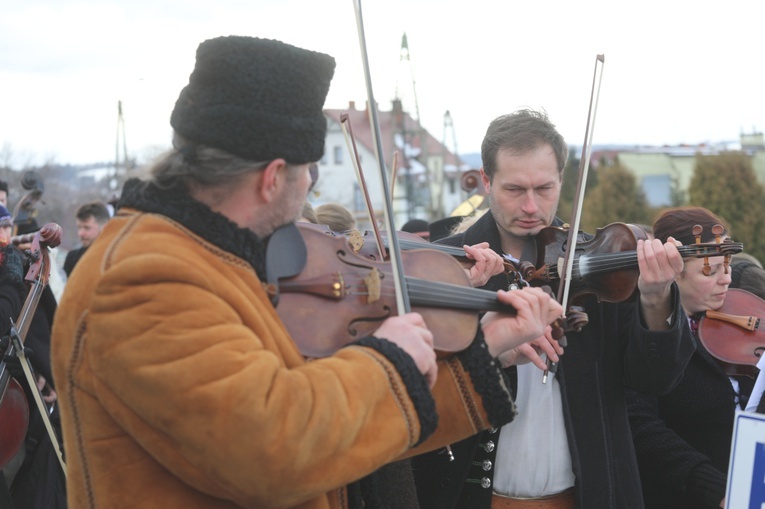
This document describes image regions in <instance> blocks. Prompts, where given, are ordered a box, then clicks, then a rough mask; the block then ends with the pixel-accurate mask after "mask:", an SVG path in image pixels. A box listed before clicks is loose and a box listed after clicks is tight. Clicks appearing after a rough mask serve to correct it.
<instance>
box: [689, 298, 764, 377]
mask: <svg viewBox="0 0 765 509" xmlns="http://www.w3.org/2000/svg"><path fill="white" fill-rule="evenodd" d="M698 336H699V341H701V343H702V344H703V345H704V347H705V348H706V349H707V351H708V352H709V353H711V354H712V355H713V356H715V357H716V358H717V359H719V360H720V361H721V363H722V366H723V369H725V372H726V373H728V374H729V375H732V376H733V375H746V376H750V377H754V376H756V374H757V370H756V369H754V368H755V366H756V365H757V362H758V361H759V360H760V356H761V355H762V353H763V351H765V300H762V299H761V298H759V297H757V296H756V295H754V294H753V293H750V292H747V291H746V290H741V289H738V288H730V289H728V293H727V294H726V295H725V301H724V302H723V305H722V307H721V308H720V309H717V310H714V311H707V312H706V313H705V314H704V316H703V317H702V318H701V320H700V321H699V330H698Z"/></svg>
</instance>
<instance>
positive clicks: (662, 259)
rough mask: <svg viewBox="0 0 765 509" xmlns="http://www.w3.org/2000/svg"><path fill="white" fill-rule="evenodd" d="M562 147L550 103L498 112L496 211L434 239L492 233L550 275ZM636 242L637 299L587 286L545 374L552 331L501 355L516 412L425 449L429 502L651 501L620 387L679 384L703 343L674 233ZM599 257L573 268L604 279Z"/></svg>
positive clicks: (477, 238) (454, 241) (604, 506)
mask: <svg viewBox="0 0 765 509" xmlns="http://www.w3.org/2000/svg"><path fill="white" fill-rule="evenodd" d="M567 156H568V147H567V145H566V142H565V141H564V139H563V137H562V136H561V135H560V133H558V131H557V130H556V129H555V126H554V125H553V124H552V123H551V122H550V120H549V119H548V118H547V115H546V114H545V113H544V112H540V111H534V110H520V111H517V112H515V113H512V114H509V115H503V116H501V117H498V118H497V119H495V120H494V121H492V122H491V124H490V125H489V128H488V129H487V132H486V136H485V137H484V140H483V143H482V146H481V159H482V161H483V168H481V178H482V180H483V184H484V186H485V188H486V189H487V190H488V197H489V200H490V208H489V211H488V212H486V213H485V214H484V215H483V216H481V217H480V219H478V220H477V221H476V222H475V223H474V224H473V225H472V226H470V227H469V228H468V229H467V230H466V231H465V232H463V233H460V234H457V235H454V236H452V237H449V238H446V239H443V240H442V241H439V242H442V243H444V244H448V245H452V246H461V245H463V244H470V245H474V244H476V243H478V242H482V241H485V242H488V243H489V245H490V246H491V248H492V249H494V250H495V251H496V252H497V253H498V254H506V255H510V256H511V257H512V258H514V259H519V260H522V261H527V262H530V263H532V264H538V263H539V259H540V258H541V259H542V260H544V261H545V264H546V265H548V267H547V268H548V269H549V270H550V272H551V273H552V272H554V274H553V275H552V277H553V279H554V277H555V274H557V272H556V266H555V263H551V262H549V261H548V260H549V258H548V257H546V256H544V255H545V254H549V253H548V252H547V251H546V250H547V249H550V250H552V254H553V255H555V254H556V253H559V252H563V246H562V245H557V243H555V242H550V241H549V240H548V241H545V240H542V239H544V238H547V239H550V237H552V235H548V236H547V237H543V236H542V235H540V232H542V231H543V230H545V228H547V227H548V226H558V227H562V226H563V221H561V220H560V219H558V218H557V217H556V216H555V213H556V210H557V208H558V200H559V199H560V191H561V183H562V181H563V169H564V167H565V165H566V158H567ZM578 237H579V239H578V242H583V241H584V240H586V239H589V238H591V236H589V235H585V234H580V235H579V236H578ZM548 244H550V245H548ZM538 251H539V252H538ZM635 254H636V259H637V264H636V265H637V267H638V268H639V277H637V282H636V283H637V284H636V290H637V291H635V292H634V294H633V297H631V298H629V299H627V300H626V301H625V302H621V303H607V302H603V303H600V302H598V298H596V297H595V295H584V296H582V298H580V299H579V300H580V301H581V305H583V306H584V309H585V311H586V313H587V316H588V318H589V323H588V324H587V325H586V326H585V327H584V328H583V329H582V330H581V331H572V332H568V333H567V334H566V336H567V339H568V347H567V348H566V351H565V355H562V356H561V360H560V363H559V365H558V368H557V372H555V373H552V374H551V376H549V377H548V379H547V381H546V383H543V374H542V371H543V370H545V369H546V362H545V359H544V357H543V356H541V355H540V353H541V350H539V346H546V345H547V344H549V338H540V341H541V345H539V344H538V343H537V342H536V340H535V341H532V342H530V343H526V344H523V345H521V346H519V347H518V348H517V349H514V350H510V351H508V352H507V353H506V354H504V355H500V357H499V361H500V362H502V365H503V366H506V367H507V368H508V374H509V375H510V377H511V386H512V387H513V393H514V395H515V397H516V403H517V404H518V416H517V417H516V418H515V419H514V420H513V422H511V423H509V424H507V425H505V426H503V427H501V429H494V430H491V431H488V432H484V433H481V434H479V435H476V436H475V437H471V438H469V439H467V440H464V441H462V442H460V443H459V444H455V445H454V446H452V448H453V450H454V456H455V458H456V459H455V461H452V462H449V461H448V460H446V457H445V456H444V455H443V454H441V455H438V454H433V453H431V454H427V455H424V456H422V457H419V458H416V459H415V460H414V467H415V477H416V481H417V485H418V496H419V498H420V503H421V508H422V509H488V508H500V507H501V508H516V507H518V508H520V507H534V508H539V509H543V508H556V509H563V508H565V509H573V508H574V507H576V508H578V509H628V508H629V509H638V508H641V509H642V507H643V503H642V497H641V489H640V480H639V475H638V469H637V462H636V459H635V453H634V449H633V447H632V437H631V434H630V428H629V422H628V419H627V408H626V397H625V390H626V388H627V387H630V388H634V389H637V390H642V391H645V392H647V393H651V394H661V393H664V392H666V391H668V390H670V389H671V388H672V387H673V386H674V385H675V384H676V383H677V382H678V381H679V380H680V378H681V377H682V373H683V369H684V368H685V366H686V364H687V362H688V359H689V358H690V356H691V354H692V353H693V351H694V342H693V338H692V337H691V335H690V330H689V328H688V323H687V320H686V317H685V314H684V312H683V310H682V308H681V307H680V305H679V294H678V290H677V287H676V285H675V284H674V278H675V276H676V275H677V274H679V273H680V272H681V271H682V269H683V260H682V258H681V256H680V253H679V252H678V250H677V248H676V246H675V244H674V242H673V239H669V240H668V241H667V242H666V243H662V242H660V241H659V240H652V241H643V240H638V241H636V252H635ZM596 256H597V253H594V254H593V256H591V257H589V258H587V260H588V261H591V264H590V265H586V264H585V256H582V257H581V258H579V259H578V264H577V265H575V266H574V274H573V275H574V276H575V278H577V279H578V280H579V281H580V285H579V286H578V288H582V287H586V286H587V285H588V284H603V283H602V282H601V281H599V280H598V279H597V277H598V275H597V273H596V267H595V264H596ZM553 258H555V256H553ZM588 268H589V269H590V270H589V271H588V270H587V269H588ZM598 268H602V267H598ZM537 269H540V270H541V269H543V267H537ZM582 281H583V282H582ZM588 281H589V283H588ZM593 281H594V283H593ZM503 285H504V286H506V285H507V280H506V278H505V277H504V276H503V275H498V276H495V277H493V278H492V279H490V280H489V282H488V284H486V285H485V286H484V288H486V289H498V288H502V287H503ZM584 289H586V288H582V290H584ZM603 291H606V289H605V288H604V289H603ZM577 304H580V303H579V302H577ZM552 360H556V359H554V358H553V359H552Z"/></svg>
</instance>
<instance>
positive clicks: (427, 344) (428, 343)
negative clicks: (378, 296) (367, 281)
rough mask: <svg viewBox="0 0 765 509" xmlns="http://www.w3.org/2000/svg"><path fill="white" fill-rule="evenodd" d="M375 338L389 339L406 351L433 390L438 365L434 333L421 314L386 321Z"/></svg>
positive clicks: (406, 315) (409, 314) (401, 316)
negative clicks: (434, 347) (434, 346)
mask: <svg viewBox="0 0 765 509" xmlns="http://www.w3.org/2000/svg"><path fill="white" fill-rule="evenodd" d="M372 335H373V336H375V337H377V338H380V339H387V340H388V341H390V342H391V343H394V344H396V345H397V346H398V347H399V348H401V349H402V350H403V351H405V352H406V353H407V354H409V356H410V357H411V358H412V360H413V361H414V363H415V364H416V365H417V369H419V370H420V373H422V375H423V376H424V377H425V378H426V379H427V381H428V385H429V386H430V388H431V389H432V388H433V386H434V385H435V384H436V375H437V374H438V364H437V362H436V351H435V350H434V349H433V333H432V332H430V330H429V329H428V326H427V325H426V324H425V320H424V319H423V318H422V315H420V314H419V313H407V314H405V315H399V316H394V317H391V318H388V319H387V320H385V321H384V322H383V323H382V325H380V328H378V329H377V330H376V331H375V332H374V333H373V334H372Z"/></svg>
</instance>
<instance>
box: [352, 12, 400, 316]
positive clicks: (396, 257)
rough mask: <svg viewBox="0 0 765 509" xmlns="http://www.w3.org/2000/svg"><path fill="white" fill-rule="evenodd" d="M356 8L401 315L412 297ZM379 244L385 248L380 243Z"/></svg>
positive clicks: (362, 28)
mask: <svg viewBox="0 0 765 509" xmlns="http://www.w3.org/2000/svg"><path fill="white" fill-rule="evenodd" d="M353 7H354V10H355V12H356V28H357V29H358V35H359V47H360V49H361V60H362V63H363V65H364V81H365V83H366V88H367V101H368V102H369V124H370V127H371V128H372V134H373V138H374V142H375V143H374V148H375V158H376V159H377V162H378V165H379V167H380V179H381V183H382V190H383V196H384V199H383V211H384V212H385V220H386V224H387V227H388V231H389V232H390V235H389V236H388V237H389V238H388V241H389V244H390V245H389V246H388V255H389V256H390V263H391V271H392V273H393V283H394V287H395V289H396V305H397V306H398V310H399V313H409V312H410V311H411V309H412V306H411V303H410V301H409V294H408V292H407V287H406V279H405V278H404V268H403V264H402V263H401V248H400V247H399V242H398V236H397V235H396V224H395V218H394V217H393V201H392V199H391V195H390V189H391V188H390V186H389V184H388V172H387V169H386V166H385V159H384V157H383V147H382V134H381V133H380V120H379V115H378V112H377V102H376V101H375V96H374V91H373V90H372V75H371V73H370V71H369V57H368V55H367V43H366V35H365V34H364V17H363V15H362V12H361V0H353ZM378 245H382V243H381V242H378Z"/></svg>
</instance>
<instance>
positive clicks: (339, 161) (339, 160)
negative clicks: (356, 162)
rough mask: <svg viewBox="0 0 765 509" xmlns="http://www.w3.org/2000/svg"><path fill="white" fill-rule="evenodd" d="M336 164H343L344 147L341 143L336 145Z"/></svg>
mask: <svg viewBox="0 0 765 509" xmlns="http://www.w3.org/2000/svg"><path fill="white" fill-rule="evenodd" d="M334 154H335V164H343V147H341V146H340V145H336V146H335V151H334Z"/></svg>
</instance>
